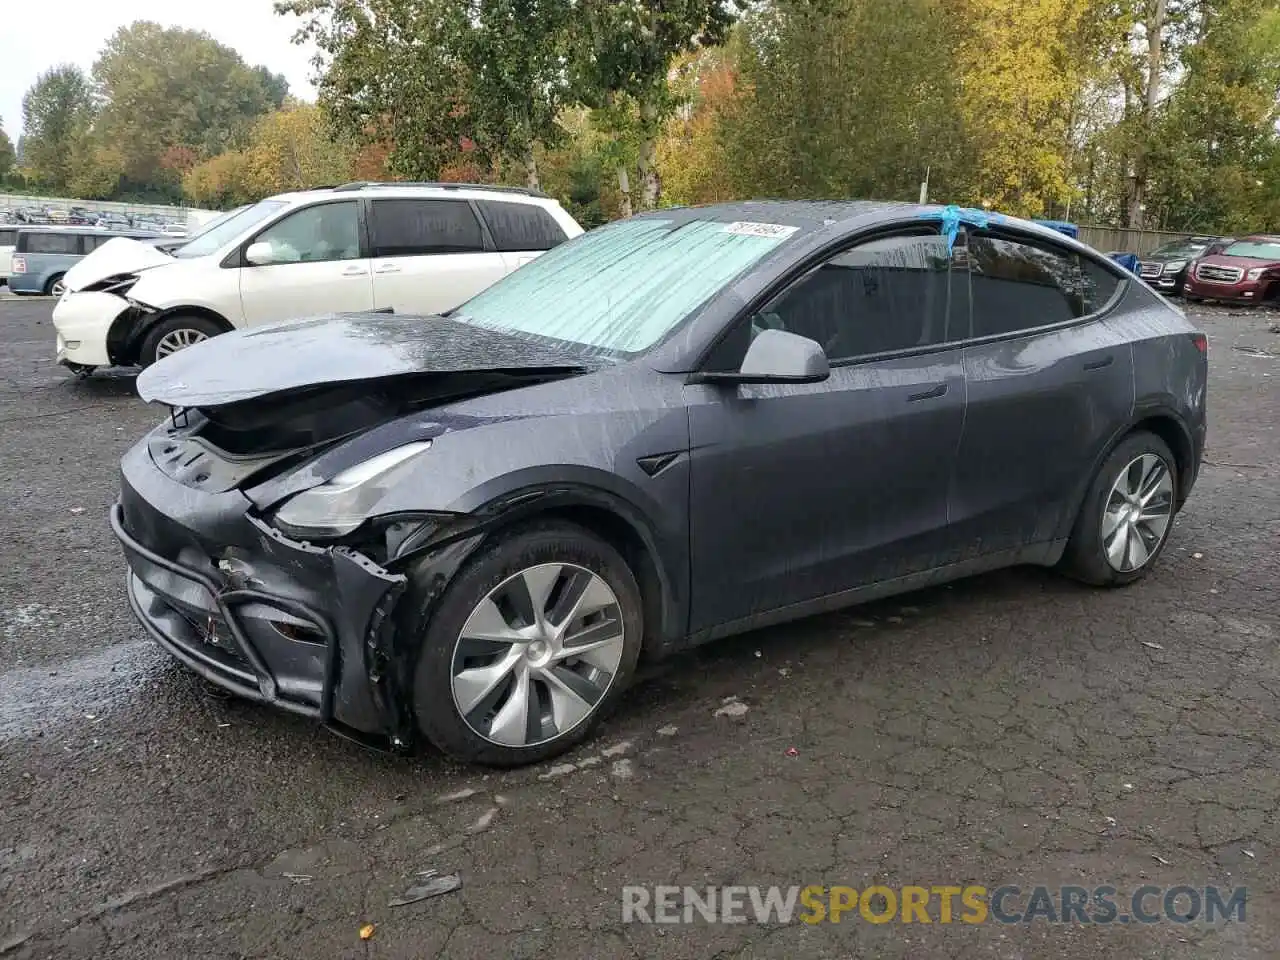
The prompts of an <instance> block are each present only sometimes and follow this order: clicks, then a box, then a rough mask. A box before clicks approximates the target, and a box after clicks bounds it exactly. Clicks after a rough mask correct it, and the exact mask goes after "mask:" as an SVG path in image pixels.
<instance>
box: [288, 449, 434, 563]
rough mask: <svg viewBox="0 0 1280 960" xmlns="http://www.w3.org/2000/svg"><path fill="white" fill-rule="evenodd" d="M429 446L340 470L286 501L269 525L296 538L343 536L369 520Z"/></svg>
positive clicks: (381, 455) (379, 456) (399, 451)
mask: <svg viewBox="0 0 1280 960" xmlns="http://www.w3.org/2000/svg"><path fill="white" fill-rule="evenodd" d="M430 446H431V441H430V440H422V441H419V442H416V443H408V444H405V445H404V446H403V447H396V448H395V449H394V450H388V451H387V452H386V453H381V454H378V456H376V457H373V458H372V459H369V460H366V461H364V463H358V464H356V465H355V466H354V467H350V468H348V469H346V470H343V471H342V472H341V473H340V474H338V475H337V476H336V477H334V478H333V479H331V480H327V481H325V482H324V483H322V484H320V485H319V486H318V487H312V488H311V489H310V490H304V491H303V492H302V493H299V494H297V495H295V496H293V497H291V498H290V499H289V500H286V501H285V503H284V505H283V506H282V507H280V509H279V510H277V511H276V513H275V517H274V518H273V519H272V523H273V524H274V525H275V526H276V527H278V528H279V529H280V530H282V531H283V532H284V533H287V534H289V535H290V536H295V537H302V538H308V537H311V538H317V539H324V538H332V537H341V536H345V535H346V534H348V533H351V531H353V530H355V529H356V528H357V527H358V526H360V524H362V523H364V521H365V520H367V519H368V517H369V511H370V510H372V509H373V507H374V506H375V505H376V504H377V502H378V501H379V500H380V499H382V496H383V494H385V493H386V492H387V490H389V489H390V488H391V487H392V486H393V485H394V484H395V483H396V482H397V481H398V480H400V479H401V477H403V476H404V474H405V473H406V472H407V471H408V469H409V467H410V463H409V461H410V460H411V459H412V458H413V456H414V455H415V454H419V453H421V452H422V451H424V450H426V449H427V448H428V447H430Z"/></svg>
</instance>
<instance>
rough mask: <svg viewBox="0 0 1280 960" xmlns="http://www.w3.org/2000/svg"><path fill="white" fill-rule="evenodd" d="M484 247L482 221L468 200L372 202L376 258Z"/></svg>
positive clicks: (469, 251) (473, 250)
mask: <svg viewBox="0 0 1280 960" xmlns="http://www.w3.org/2000/svg"><path fill="white" fill-rule="evenodd" d="M483 250H484V239H483V237H482V236H481V233H480V221H478V220H477V219H476V215H475V213H474V212H473V211H472V209H471V204H469V203H468V202H467V201H465V200H374V201H373V255H374V256H375V257H412V256H420V255H422V254H429V253H477V252H480V251H483Z"/></svg>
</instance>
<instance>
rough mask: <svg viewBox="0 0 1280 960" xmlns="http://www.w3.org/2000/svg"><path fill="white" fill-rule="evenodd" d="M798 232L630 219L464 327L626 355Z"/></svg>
mask: <svg viewBox="0 0 1280 960" xmlns="http://www.w3.org/2000/svg"><path fill="white" fill-rule="evenodd" d="M797 229H798V228H796V227H788V226H781V225H779V224H768V223H721V222H716V221H708V220H692V221H684V222H681V223H679V224H675V223H674V222H673V221H671V220H649V219H644V220H624V221H622V222H621V223H616V224H612V225H610V226H606V227H600V228H599V229H597V230H593V231H591V232H590V233H587V234H584V235H583V236H582V237H580V238H578V239H577V240H573V241H571V242H569V243H566V244H562V245H560V246H558V247H556V248H554V249H553V250H551V251H549V252H547V253H544V254H543V255H542V256H540V257H538V259H536V260H534V261H533V262H532V263H530V264H528V265H526V266H523V267H521V268H520V269H519V270H517V271H515V272H514V273H512V274H510V275H509V276H508V277H506V278H505V279H503V280H500V281H499V282H498V283H496V284H494V285H493V286H492V287H489V289H487V290H485V291H484V292H483V293H481V294H479V295H478V296H476V297H474V298H473V299H471V300H469V301H467V302H466V303H464V304H463V305H462V306H461V307H459V308H458V309H457V310H456V311H454V313H453V314H451V316H452V317H453V319H456V320H460V321H462V322H464V323H473V324H476V325H477V326H481V327H488V328H491V329H496V330H506V331H510V332H513V333H528V334H533V335H535V336H540V337H548V338H550V339H553V340H560V341H564V342H567V343H570V344H573V345H576V346H578V347H582V348H586V350H587V352H589V353H593V354H601V355H605V356H614V357H621V356H629V355H634V354H637V353H640V352H641V351H643V350H647V349H648V348H649V347H651V346H653V345H654V344H655V343H657V342H658V341H659V340H661V339H662V338H663V337H664V336H666V335H667V334H668V333H669V332H671V331H672V330H673V329H675V327H676V326H677V325H678V324H679V323H680V322H681V321H683V320H684V319H685V318H687V317H688V316H690V315H691V314H692V313H693V312H694V311H695V310H696V309H698V307H700V306H701V305H702V304H703V303H705V302H706V301H707V300H709V299H710V298H711V297H712V296H713V295H714V294H716V293H718V292H719V291H720V290H722V289H724V288H725V287H726V286H728V284H729V283H730V282H731V281H732V280H733V279H734V278H735V277H737V276H738V275H739V274H740V273H742V272H743V271H744V270H746V269H747V268H748V267H750V266H751V265H752V264H754V263H756V262H757V261H759V260H760V259H762V258H763V257H764V256H765V254H767V253H769V251H771V250H773V249H774V248H775V247H777V246H778V245H779V244H781V243H782V242H783V241H785V240H786V239H787V238H788V237H790V236H791V235H792V234H794V233H795V232H796V230H797Z"/></svg>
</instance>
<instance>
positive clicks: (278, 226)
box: [237, 200, 373, 326]
mask: <svg viewBox="0 0 1280 960" xmlns="http://www.w3.org/2000/svg"><path fill="white" fill-rule="evenodd" d="M252 242H254V243H261V242H266V243H269V244H271V248H272V262H271V263H268V264H257V265H252V264H251V265H249V266H245V267H241V268H240V269H239V270H238V271H237V272H238V273H239V274H240V306H241V311H242V313H243V316H244V323H245V324H246V325H249V326H253V325H255V324H260V323H274V322H276V321H278V320H296V319H298V318H301V317H313V316H317V315H319V314H324V313H348V312H356V311H360V310H370V309H372V308H373V279H372V276H371V275H370V272H369V260H368V258H367V257H364V256H363V255H362V253H361V245H360V221H359V213H358V201H355V200H343V201H341V202H338V203H320V204H316V205H314V206H310V207H305V208H303V209H302V210H299V211H298V212H297V213H292V214H290V215H289V216H287V217H283V218H282V219H280V220H277V221H276V222H275V223H273V224H272V225H271V226H269V227H267V228H266V229H265V230H263V231H262V232H261V233H259V234H258V235H257V236H256V237H254V238H253V241H252Z"/></svg>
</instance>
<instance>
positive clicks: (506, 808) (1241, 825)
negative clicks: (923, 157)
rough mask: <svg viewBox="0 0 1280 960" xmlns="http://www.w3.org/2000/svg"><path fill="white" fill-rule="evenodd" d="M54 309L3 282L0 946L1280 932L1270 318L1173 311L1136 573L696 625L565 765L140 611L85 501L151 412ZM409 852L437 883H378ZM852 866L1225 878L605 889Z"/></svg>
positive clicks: (1018, 942)
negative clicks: (980, 917)
mask: <svg viewBox="0 0 1280 960" xmlns="http://www.w3.org/2000/svg"><path fill="white" fill-rule="evenodd" d="M50 309H51V304H49V303H47V302H27V301H22V302H19V301H11V300H5V301H0V463H3V470H2V471H0V955H2V956H4V957H5V960H9V958H10V957H13V958H23V960H26V958H45V957H49V958H58V960H66V958H81V957H83V958H95V960H102V958H115V957H120V958H128V960H145V958H150V957H155V958H172V957H184V958H204V957H217V958H239V957H254V958H259V957H260V958H267V957H270V958H293V957H296V958H305V960H317V958H329V957H342V958H345V957H359V958H365V957H370V958H372V957H387V958H392V957H396V958H422V957H437V956H439V957H463V958H465V957H498V956H505V957H534V956H537V957H555V958H562V957H563V958H573V957H583V958H593V960H606V958H612V957H628V958H630V957H637V958H640V957H689V958H700V957H713V956H715V957H739V958H756V957H780V958H791V957H800V956H804V957H811V958H818V957H833V958H834V957H853V956H874V957H886V958H895V957H903V958H906V957H913V958H914V957H923V956H938V957H941V956H949V957H988V956H994V957H1002V958H1011V960H1012V958H1022V957H1035V958H1057V957H1089V958H1091V960H1101V958H1124V960H1133V958H1148V957H1149V958H1183V957H1187V958H1202V957H1205V958H1218V957H1221V958H1233V960H1236V958H1246V957H1275V956H1277V954H1278V952H1280V948H1277V947H1276V944H1277V942H1280V918H1278V913H1277V911H1278V910H1280V703H1278V702H1277V698H1278V696H1280V647H1278V645H1277V641H1278V640H1280V616H1278V614H1280V609H1278V607H1277V586H1276V584H1277V575H1278V574H1280V563H1278V562H1277V545H1278V544H1277V537H1278V534H1280V486H1278V485H1277V479H1276V478H1277V476H1278V475H1280V474H1278V470H1280V436H1278V435H1277V428H1276V419H1277V413H1280V335H1277V334H1275V333H1272V332H1270V330H1269V329H1268V327H1269V326H1270V325H1272V324H1274V323H1275V322H1276V321H1277V319H1280V317H1278V316H1277V315H1275V314H1268V313H1262V312H1244V311H1228V310H1222V309H1216V308H1198V309H1196V310H1195V311H1194V315H1195V318H1196V319H1197V320H1198V322H1200V324H1201V325H1202V327H1203V329H1205V330H1206V332H1207V333H1208V334H1209V339H1210V406H1209V409H1210V432H1209V445H1208V451H1207V453H1206V461H1207V462H1206V463H1205V464H1204V466H1203V468H1202V473H1201V478H1200V481H1199V483H1198V486H1197V487H1196V489H1195V492H1194V494H1193V496H1192V499H1191V501H1190V503H1189V504H1188V506H1187V508H1186V510H1185V511H1184V512H1183V514H1182V515H1181V516H1180V517H1179V519H1178V521H1177V524H1176V527H1175V529H1174V531H1173V533H1172V540H1171V542H1170V544H1169V547H1168V548H1167V550H1166V552H1165V553H1164V555H1163V557H1162V559H1161V562H1160V565H1159V567H1158V569H1157V570H1156V571H1155V572H1154V573H1153V575H1152V576H1150V577H1149V578H1148V579H1146V580H1145V581H1143V582H1141V583H1139V584H1137V585H1135V586H1133V587H1130V588H1127V589H1122V590H1113V591H1098V590H1093V589H1088V588H1085V587H1081V586H1079V585H1077V584H1074V583H1071V582H1068V581H1066V580H1063V579H1060V578H1059V577H1057V576H1055V575H1054V574H1053V573H1051V572H1049V571H1044V570H1033V569H1022V570H1011V571H1006V572H1002V573H997V574H993V575H988V576H983V577H980V578H976V579H971V580H966V581H963V582H960V583H956V584H953V585H951V586H950V587H944V588H939V589H935V590H931V591H928V592H924V593H918V594H912V595H910V596H907V597H902V598H899V599H897V600H894V601H889V602H884V603H879V604H875V605H873V606H869V607H862V608H857V609H853V610H850V611H847V612H843V613H839V614H835V615H829V616H824V617H820V618H815V619H811V620H806V621H803V622H801V623H798V624H793V625H790V626H786V627H781V628H776V629H771V630H767V631H762V632H758V633H753V634H749V635H746V636H742V637H737V638H734V639H731V640H727V641H723V642H720V643H717V644H713V645H711V646H709V647H705V648H703V649H701V650H699V651H696V652H694V653H692V654H689V655H686V656H682V657H680V658H677V659H676V660H673V661H671V662H668V663H665V664H663V665H661V666H660V667H658V668H655V669H653V670H651V671H650V672H649V673H648V674H647V675H646V676H645V678H644V679H643V680H642V681H641V682H640V684H639V685H638V686H637V687H636V688H634V689H633V691H632V693H631V695H630V696H629V698H628V699H627V701H626V703H625V705H624V707H623V708H622V710H621V711H620V712H619V713H618V714H617V715H615V716H614V717H613V718H612V719H611V720H610V721H608V722H607V723H606V724H605V725H604V726H603V727H602V728H601V730H600V732H599V735H598V737H597V738H596V740H595V741H594V742H592V743H590V744H587V745H585V746H584V747H583V748H581V749H579V750H578V751H577V752H575V753H574V754H571V755H570V756H569V757H567V758H565V759H564V760H563V761H562V762H559V763H553V764H549V765H546V766H543V767H536V768H532V769H526V770H521V771H515V772H510V773H493V772H485V771H483V770H479V769H475V768H465V767H459V766H455V765H451V764H449V763H447V762H445V761H444V760H442V759H440V758H439V757H437V756H425V757H422V758H419V759H415V760H405V759H399V758H393V757H387V756H383V755H380V754H376V753H372V752H369V751H367V750H365V749H363V748H361V747H359V746H356V745H354V744H351V743H348V742H346V741H343V740H340V739H338V738H335V737H333V736H331V735H328V734H325V733H323V732H321V731H320V730H318V729H316V728H314V727H313V726H311V725H310V724H309V723H307V722H306V721H303V720H300V719H297V718H293V717H290V716H286V715H282V714H277V713H274V712H272V711H270V710H268V709H265V708H260V707H256V706H253V705H251V704H246V703H243V702H239V701H235V700H229V699H223V698H220V697H217V696H215V695H213V694H212V693H211V692H210V691H209V690H208V689H207V688H206V687H204V686H203V685H202V684H201V683H199V682H198V681H197V680H195V679H194V678H193V677H191V676H189V675H188V674H187V673H185V672H184V671H183V670H182V669H181V668H180V667H178V666H177V665H176V664H173V663H171V662H169V660H168V659H167V658H166V657H165V656H164V655H163V654H162V653H161V652H160V651H159V649H158V648H156V647H155V646H154V645H153V644H152V643H150V642H149V641H148V640H147V639H145V637H144V635H143V633H142V631H141V629H140V628H138V627H137V626H135V625H134V623H133V621H132V619H131V616H130V614H129V611H128V606H127V603H126V600H125V596H124V590H123V570H124V566H123V561H122V559H121V556H120V554H119V551H118V550H117V548H116V545H115V543H114V542H113V540H112V538H111V535H110V533H109V531H108V528H107V524H106V512H107V509H108V507H109V506H110V504H111V503H112V501H113V499H114V497H115V490H116V461H117V459H118V457H119V455H120V454H121V453H122V452H123V450H124V449H125V446H126V444H128V443H131V442H133V440H134V439H135V438H136V437H137V436H138V435H139V434H141V433H142V432H143V431H144V430H145V429H147V428H148V427H149V426H151V425H152V424H153V423H154V422H155V421H156V420H157V419H159V418H160V416H161V415H162V414H161V412H159V411H157V410H151V409H147V408H146V407H144V405H143V404H142V403H141V401H140V400H138V399H137V397H136V396H135V395H134V394H133V383H132V379H131V378H130V377H128V376H126V375H112V376H97V377H94V378H93V379H91V380H89V381H85V382H78V381H76V380H74V379H73V378H71V377H70V376H69V375H68V374H66V373H65V372H64V371H62V370H61V369H60V368H58V367H57V366H55V364H54V363H53V362H52V361H51V359H50V358H51V356H52V350H53V344H52V341H53V330H52V327H51V324H50V320H49V314H50ZM727 698H736V699H733V700H727ZM726 707H728V709H725V708H726ZM425 870H438V871H439V873H440V874H442V875H443V874H452V873H457V874H458V875H459V876H460V878H461V880H462V888H461V890H460V891H458V892H454V893H448V894H445V895H443V896H441V897H438V898H435V899H430V900H426V901H423V902H419V903H415V904H411V905H408V906H398V907H391V906H389V901H390V900H391V899H393V898H395V897H397V896H399V895H400V894H402V893H403V892H404V891H405V889H406V888H407V887H409V886H412V885H413V884H414V883H415V882H420V881H419V880H418V879H417V878H416V875H417V874H418V873H419V872H420V871H425ZM873 882H878V883H883V884H887V885H890V886H896V885H901V884H921V885H925V886H931V885H941V884H955V885H960V886H963V885H967V884H980V885H983V886H986V887H987V888H988V889H992V888H995V887H997V886H1000V885H1002V884H1017V885H1019V886H1021V887H1022V888H1023V889H1024V890H1027V889H1029V888H1030V887H1032V886H1035V885H1036V884H1047V885H1053V886H1057V885H1059V884H1063V883H1070V884H1079V885H1081V886H1086V887H1093V886H1096V885H1099V884H1111V885H1113V886H1115V887H1117V888H1119V889H1120V890H1121V891H1126V892H1127V891H1132V890H1133V889H1135V888H1137V887H1138V886H1140V885H1142V884H1144V883H1151V884H1156V885H1161V886H1171V885H1174V884H1182V883H1185V884H1189V885H1191V886H1196V887H1203V886H1205V885H1207V884H1217V885H1222V886H1226V887H1236V886H1247V888H1248V901H1247V914H1246V920H1245V921H1244V922H1233V923H1227V924H1221V923H1220V924H1217V925H1213V926H1210V925H1207V924H1204V923H1201V922H1198V921H1197V922H1193V923H1189V924H1176V923H1172V922H1168V921H1165V922H1162V923H1157V924H1152V925H1116V924H1111V925H1106V926H1103V925H1096V924H1095V925H1080V924H1075V925H1052V924H1049V923H1046V922H1044V921H1037V922H1035V923H1030V924H1014V925H1003V924H998V923H994V922H988V923H985V924H981V925H966V924H958V923H957V924H950V925H942V924H939V923H936V922H935V923H933V924H930V925H922V924H919V923H916V924H910V925H906V924H903V923H900V922H897V921H895V922H891V923H886V924H882V925H871V924H868V923H866V922H864V921H862V920H860V919H857V918H856V917H855V918H853V919H849V918H846V919H845V920H844V921H843V922H841V923H840V924H819V925H815V926H809V925H806V924H803V923H793V924H788V925H776V924H775V925H759V924H755V923H747V924H739V925H727V924H719V925H712V924H708V923H705V922H701V921H698V922H695V923H693V924H690V925H678V926H659V925H645V924H638V923H633V924H624V923H622V922H621V906H620V905H621V888H622V887H623V886H624V885H626V884H667V883H672V884H681V885H683V884H689V885H694V886H699V887H701V886H705V885H707V884H760V885H768V884H781V885H792V884H798V885H806V884H848V885H850V886H854V887H857V888H859V889H861V888H863V887H866V886H868V885H869V884H871V883H873ZM933 915H934V917H935V919H936V918H937V910H936V907H935V908H934V910H933ZM365 924H373V925H374V931H373V935H372V936H371V937H370V938H369V939H368V940H361V938H360V936H359V930H360V928H361V927H362V926H363V925H365Z"/></svg>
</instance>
